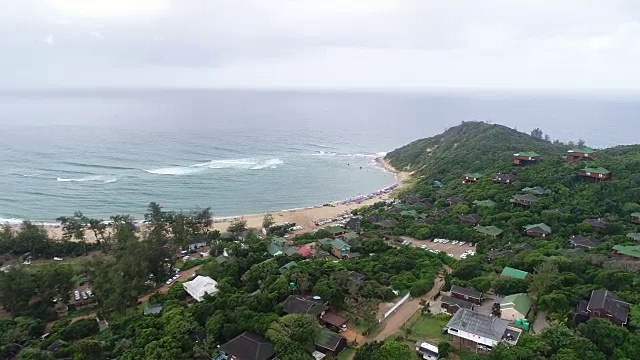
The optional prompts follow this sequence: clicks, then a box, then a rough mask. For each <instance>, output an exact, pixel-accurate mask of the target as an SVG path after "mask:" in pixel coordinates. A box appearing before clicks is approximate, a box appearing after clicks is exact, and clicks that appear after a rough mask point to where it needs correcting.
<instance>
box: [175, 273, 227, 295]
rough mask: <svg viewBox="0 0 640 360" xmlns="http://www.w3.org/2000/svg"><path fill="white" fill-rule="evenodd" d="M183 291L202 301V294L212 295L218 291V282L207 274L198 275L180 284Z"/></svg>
mask: <svg viewBox="0 0 640 360" xmlns="http://www.w3.org/2000/svg"><path fill="white" fill-rule="evenodd" d="M182 287H183V288H184V291H186V292H188V293H189V295H191V297H192V298H194V299H196V300H198V301H202V300H204V294H209V295H214V294H215V293H217V292H218V282H216V281H215V280H213V279H212V278H210V277H208V276H201V275H198V276H197V277H196V278H195V279H193V280H191V281H187V282H185V283H183V284H182Z"/></svg>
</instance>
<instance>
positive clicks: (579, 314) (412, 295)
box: [1, 148, 640, 360]
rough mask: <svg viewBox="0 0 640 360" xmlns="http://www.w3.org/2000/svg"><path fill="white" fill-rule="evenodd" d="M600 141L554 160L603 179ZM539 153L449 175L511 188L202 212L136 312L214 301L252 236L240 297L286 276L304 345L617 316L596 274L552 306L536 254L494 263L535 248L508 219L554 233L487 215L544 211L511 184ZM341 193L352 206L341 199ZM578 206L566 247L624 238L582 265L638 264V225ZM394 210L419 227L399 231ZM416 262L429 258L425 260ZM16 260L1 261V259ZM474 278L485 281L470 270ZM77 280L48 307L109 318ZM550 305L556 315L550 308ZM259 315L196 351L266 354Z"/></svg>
mask: <svg viewBox="0 0 640 360" xmlns="http://www.w3.org/2000/svg"><path fill="white" fill-rule="evenodd" d="M597 155H598V153H597V151H595V150H593V149H590V148H575V149H571V150H569V151H568V152H567V153H566V155H565V156H564V157H563V162H565V163H566V164H570V165H571V166H574V165H576V164H578V165H580V166H579V169H577V170H576V171H575V172H574V175H575V177H576V179H580V180H579V181H587V182H591V183H593V185H594V186H602V185H604V184H606V183H607V182H609V181H612V180H613V179H614V176H613V175H614V174H613V172H612V171H609V170H607V169H605V168H604V167H602V166H590V163H591V162H592V161H595V159H597ZM545 161H549V159H548V157H547V156H543V155H541V154H538V153H537V152H533V151H526V152H521V153H515V154H513V157H512V159H510V162H511V164H512V166H513V168H514V169H517V170H509V169H506V168H505V169H503V171H501V172H496V173H493V174H491V175H488V174H483V173H478V172H470V173H464V174H462V175H461V177H460V180H459V183H460V185H462V186H464V187H465V188H467V189H470V188H472V187H474V186H480V185H482V184H486V186H501V187H507V188H508V189H510V190H509V191H510V193H511V194H510V198H508V199H504V198H503V199H502V200H500V198H498V197H495V196H487V197H482V196H476V197H470V196H469V195H463V194H460V193H458V194H457V193H455V192H453V191H451V190H450V188H449V189H447V187H446V186H445V182H443V181H438V180H434V181H433V182H431V183H430V186H429V190H428V191H429V192H430V193H431V194H433V195H432V196H421V195H419V194H416V193H412V192H404V191H401V190H402V185H404V182H405V181H406V180H407V176H406V175H403V177H401V180H400V181H399V182H398V183H396V184H394V185H392V186H390V187H387V188H385V189H382V190H380V191H377V192H374V193H372V194H369V195H365V196H358V197H354V198H351V199H347V200H345V201H342V202H340V204H327V205H325V206H319V207H310V208H307V209H306V210H312V209H327V208H329V209H333V208H334V207H337V208H335V210H334V215H333V216H325V217H320V218H311V219H309V220H307V221H306V222H305V223H304V225H300V224H299V223H296V222H288V221H283V222H280V221H279V220H281V219H279V216H278V215H277V213H276V216H275V217H273V220H271V221H270V223H267V224H266V225H267V226H261V227H258V228H257V229H252V226H249V224H248V223H247V221H245V220H244V219H243V218H242V217H240V218H226V219H220V220H218V221H213V223H212V226H213V228H216V227H217V228H219V227H220V226H221V225H222V224H224V225H225V226H227V227H228V229H225V230H227V231H223V232H219V233H218V237H217V238H215V240H213V241H211V240H203V239H202V238H194V239H192V240H191V241H190V242H189V244H187V245H184V246H182V247H181V248H180V249H178V252H177V253H175V254H174V255H173V256H174V259H173V260H174V261H173V263H175V267H172V268H171V272H172V274H171V275H170V277H169V278H168V279H167V280H163V281H162V282H157V281H154V280H153V279H152V278H150V279H149V280H148V281H147V283H146V285H147V286H148V287H149V288H150V289H152V290H151V292H147V293H146V294H141V295H140V296H139V297H138V299H137V306H138V309H140V315H141V316H148V317H155V318H158V319H163V318H164V316H166V314H167V311H169V310H167V309H168V308H171V307H172V306H174V305H175V304H173V305H171V304H172V303H171V302H172V301H174V302H175V301H178V300H179V301H180V302H181V303H183V304H186V306H187V309H189V308H192V309H200V308H201V307H204V306H211V305H206V304H214V303H215V302H216V301H218V300H216V299H217V298H218V297H219V296H221V294H222V293H223V292H224V291H228V290H225V289H227V288H228V287H229V284H228V280H226V279H225V278H224V277H222V275H221V274H222V273H224V272H225V271H229V269H230V268H231V267H237V266H238V264H239V263H240V262H242V259H243V257H246V256H249V254H250V252H251V251H255V250H253V249H257V248H260V246H263V247H262V248H261V249H263V253H262V254H256V256H257V257H256V259H260V257H261V260H259V261H258V260H252V261H253V264H252V265H250V267H248V268H246V270H245V271H244V272H243V273H238V274H239V275H241V277H240V278H239V279H238V281H239V283H240V284H241V285H239V286H241V287H242V289H244V290H243V291H247V292H248V291H252V292H250V293H247V294H246V295H244V296H246V297H247V299H251V298H252V297H261V296H263V295H265V294H266V293H267V292H268V290H267V289H266V288H265V286H271V285H266V284H271V283H272V282H273V281H282V282H283V283H284V284H285V285H284V289H283V290H281V292H279V295H278V296H277V297H275V298H271V300H270V301H273V302H274V303H275V304H276V306H275V308H276V309H277V310H275V311H276V313H278V314H279V316H280V315H281V316H282V317H281V318H280V319H285V318H287V317H288V316H305V318H307V319H312V321H313V323H314V324H315V325H314V326H316V327H317V328H316V329H315V330H314V331H313V334H314V335H313V339H312V340H313V351H312V352H311V356H312V357H313V358H314V359H325V358H326V359H333V358H337V359H352V358H353V357H354V355H355V354H356V349H359V348H364V347H367V346H375V344H377V343H376V342H383V341H385V340H387V341H396V342H399V343H403V344H410V345H411V349H412V355H413V356H415V358H421V359H434V360H435V359H438V358H443V357H447V354H448V353H456V354H479V355H486V354H490V353H491V352H492V351H493V350H494V349H496V348H497V349H500V348H501V347H502V346H516V345H517V344H518V343H519V341H520V340H521V339H522V338H523V337H526V336H531V335H534V336H535V335H539V334H542V333H544V331H545V330H546V329H548V328H549V327H550V326H552V324H553V323H559V322H560V321H559V319H565V320H566V321H567V322H568V323H570V324H571V326H572V327H579V326H580V324H584V323H587V322H589V320H590V319H594V318H599V319H605V320H606V321H607V322H608V323H610V324H612V325H615V326H619V327H628V326H629V321H630V313H631V311H632V306H633V305H632V303H631V302H629V301H628V300H625V298H623V297H621V296H619V295H617V294H616V293H615V292H614V291H612V290H611V289H608V288H607V287H606V286H602V287H598V288H593V289H590V290H589V291H588V294H587V293H585V294H586V295H587V296H584V297H583V298H580V299H578V301H577V304H576V305H575V307H571V308H570V307H569V305H568V303H567V304H565V305H559V306H561V307H562V308H561V309H556V307H557V306H558V305H557V304H555V305H549V304H547V302H548V301H550V300H548V299H546V298H545V296H539V294H538V293H536V292H535V291H538V290H534V291H532V290H531V289H532V288H533V289H535V288H536V286H538V285H534V284H537V279H539V278H540V277H541V276H543V275H544V273H543V272H542V271H541V270H540V268H539V267H533V268H532V267H531V266H526V263H524V262H522V261H521V262H520V263H521V264H522V265H524V266H523V268H519V267H517V266H506V265H503V264H506V263H510V262H509V259H512V258H516V257H517V256H520V257H521V256H522V254H526V253H527V252H531V251H532V250H534V246H532V245H531V244H532V243H531V242H528V241H526V242H518V243H512V242H506V243H505V242H503V241H502V237H504V236H505V234H507V233H508V234H510V236H513V234H519V236H521V237H522V238H523V239H531V240H530V241H532V242H533V241H548V240H547V239H549V238H554V239H556V241H557V235H556V232H558V231H560V229H556V228H555V227H552V225H548V224H546V223H545V222H537V221H531V223H524V222H522V223H518V225H517V226H513V227H511V228H506V227H504V225H500V224H494V223H489V222H487V221H486V220H485V219H486V218H487V217H488V216H487V214H490V212H491V211H492V209H495V208H496V207H505V206H508V207H510V208H511V209H512V210H513V211H521V212H529V211H530V209H531V208H534V207H536V206H538V205H539V204H540V203H543V202H544V203H546V204H547V208H550V209H551V210H549V211H551V212H553V211H554V210H553V204H552V200H551V199H553V191H552V190H551V189H549V188H546V187H544V186H540V185H538V184H528V185H527V186H525V187H518V188H516V187H513V188H512V186H513V184H514V183H516V184H517V183H518V180H519V177H520V172H521V170H522V169H534V168H535V167H536V166H538V165H539V164H540V163H541V162H545ZM582 165H584V166H582ZM454 189H455V187H454ZM399 190H400V192H398V191H399ZM394 191H396V192H394ZM392 193H393V198H392V197H391V196H390V195H392ZM338 205H341V206H351V205H356V206H355V207H354V208H350V209H345V208H342V207H338ZM361 205H365V206H364V207H360V206H361ZM336 211H339V212H336ZM558 211H559V210H558ZM285 213H286V212H285ZM269 216H271V215H269ZM307 216H309V215H307ZM536 218H537V217H536ZM266 219H267V217H266V216H265V217H264V221H267V220H266ZM261 220H263V219H262V217H261ZM580 220H581V222H580V224H579V229H581V230H582V231H580V232H576V233H573V234H569V236H567V237H566V238H563V239H562V241H564V242H565V244H564V246H563V249H562V250H561V251H562V252H563V254H564V256H567V257H572V258H575V257H576V256H581V255H580V254H590V253H592V252H593V251H594V250H595V249H599V248H601V247H602V246H603V244H605V243H608V242H606V241H604V240H603V239H601V236H603V235H605V234H606V235H608V236H609V235H615V236H619V237H624V238H626V239H627V241H626V243H628V244H615V245H613V246H611V247H610V249H609V251H608V253H607V255H606V256H602V255H597V256H596V257H593V258H592V260H591V261H592V265H593V264H597V266H600V267H602V268H605V269H624V270H625V271H638V270H640V244H637V243H638V242H639V241H640V234H639V233H638V232H637V231H635V232H628V233H620V234H619V233H617V232H618V231H619V230H618V229H619V228H620V226H618V225H614V224H612V221H611V220H610V219H607V218H603V217H599V216H592V217H584V218H583V219H580ZM243 221H244V222H243ZM615 221H616V222H620V221H624V222H626V223H628V224H629V227H632V226H633V224H638V225H640V211H633V212H630V213H629V214H628V217H627V218H626V219H616V220H615ZM441 223H442V224H452V225H450V226H451V227H452V228H455V229H456V230H455V231H458V232H459V233H460V234H461V236H460V237H443V236H432V234H431V233H427V232H424V233H420V231H418V230H420V229H435V228H437V226H440V225H438V224H441ZM238 224H240V225H242V226H241V229H240V230H239V231H237V229H235V228H234V226H238ZM403 224H408V225H407V226H408V227H412V228H415V229H418V230H416V231H413V233H411V232H407V231H403V232H400V231H399V230H398V229H400V228H401V226H404V225H403ZM252 225H253V223H252ZM498 225H500V226H502V227H499V226H498ZM144 226H145V227H146V226H148V227H149V229H151V228H152V226H151V225H148V224H145V225H144ZM443 226H444V225H443ZM447 226H449V225H447ZM149 231H150V230H149ZM436 231H437V230H436ZM433 234H435V232H434V233H433ZM563 234H565V233H564V232H563ZM634 243H636V244H634ZM250 244H252V245H250ZM487 244H491V245H487ZM381 251H384V252H390V254H393V255H392V256H394V257H397V259H396V258H394V260H393V261H392V262H388V263H386V265H384V266H383V265H380V264H384V263H385V261H386V260H384V259H383V258H381V257H380V255H379V252H381ZM258 255H259V256H258ZM252 256H253V255H252ZM403 258H404V260H402V259H403ZM262 259H263V260H262ZM596 259H597V262H596ZM21 260H23V263H22V264H21V265H19V266H30V265H31V264H32V262H33V264H34V265H31V266H35V265H36V264H37V261H36V259H31V257H30V256H25V257H24V258H23V259H21ZM65 261H67V260H62V259H61V260H59V261H58V262H60V263H64V262H65ZM54 262H56V261H54ZM378 262H380V264H379V263H378ZM403 262H407V264H406V265H403ZM514 263H517V262H514ZM418 264H421V265H418ZM425 264H430V265H429V266H428V267H425V268H422V267H421V266H424V265H425ZM464 264H482V266H487V267H490V268H492V269H495V270H496V271H495V273H493V274H490V275H483V276H484V277H483V276H478V275H471V276H468V275H466V274H465V273H464V271H465V270H464V269H466V268H472V267H473V266H480V265H464ZM405 266H406V267H405ZM465 266H466V267H465ZM14 267H15V265H4V266H3V267H2V269H1V270H2V271H3V272H5V273H9V272H10V271H12V268H14ZM394 267H399V268H398V269H397V270H394V269H393V268H394ZM313 269H315V270H313ZM532 269H533V270H532ZM380 270H381V271H380ZM314 271H316V273H315V274H314ZM318 271H320V272H321V273H322V274H318V273H317V272H318ZM469 271H471V270H469ZM556 271H557V270H556ZM385 273H386V275H385ZM266 274H269V275H268V277H265V275H266ZM314 278H315V279H314ZM478 278H480V279H487V280H489V279H490V280H491V281H490V282H486V283H481V282H479V281H475V279H478ZM275 279H279V280H275ZM549 281H550V280H549ZM76 284H77V286H75V287H74V288H72V289H71V290H70V291H69V292H68V298H58V299H56V303H55V312H56V314H57V317H58V318H60V319H73V320H72V321H80V320H81V319H83V320H86V319H92V320H91V321H95V322H96V324H97V325H96V326H97V328H96V329H97V330H96V331H98V332H104V331H110V330H109V328H110V323H109V321H108V319H105V318H101V317H100V316H99V315H98V314H99V311H97V309H100V308H101V307H102V306H103V300H102V299H101V297H103V296H105V295H106V294H101V293H100V292H99V291H96V289H95V287H94V286H93V284H92V278H91V276H88V275H86V276H84V277H83V278H82V279H80V281H78V282H77V283H76ZM605 285H606V284H605ZM234 286H238V285H234ZM325 287H326V289H325ZM329 289H330V290H329ZM368 294H369V295H368ZM560 304H563V303H562V302H560ZM558 312H562V313H564V316H563V317H558ZM78 314H79V315H78ZM552 315H553V316H552ZM60 321H61V320H58V322H60ZM227 321H232V320H230V318H227ZM276 322H277V320H276ZM207 324H208V322H207ZM68 326H71V325H68ZM211 326H212V325H211ZM55 327H56V321H55V320H53V321H51V322H49V324H48V325H47V328H46V331H47V332H46V333H43V334H42V338H41V341H42V342H43V345H42V348H43V349H44V351H45V352H47V353H48V354H51V355H56V354H61V351H62V350H61V349H65V348H69V347H70V346H72V341H69V340H63V339H61V338H56V339H55V341H50V340H47V339H48V338H49V337H50V336H52V335H50V334H52V333H53V332H54V331H55ZM206 327H207V328H209V327H210V325H207V326H206ZM240 328H241V327H240ZM240 328H239V329H240ZM269 329H270V330H268V331H267V332H266V334H265V333H260V332H258V331H255V330H246V329H245V330H242V331H236V334H234V335H233V336H231V337H229V338H228V339H227V340H226V341H224V342H220V343H218V344H217V346H216V347H215V348H208V350H207V352H206V354H207V356H206V358H209V359H215V360H230V359H256V360H270V359H277V358H278V356H279V351H282V350H281V349H282V344H281V343H278V340H275V339H276V337H275V336H274V335H273V327H269ZM207 331H208V330H207ZM231 334H233V332H231ZM187 335H188V336H194V337H195V338H196V339H201V338H204V336H206V334H201V333H199V332H197V331H196V330H194V332H193V333H189V334H187ZM218 336H219V337H223V336H226V334H225V335H218ZM390 339H391V340H390ZM198 341H200V340H198ZM45 344H46V346H45ZM379 344H380V345H377V346H381V344H382V343H379ZM456 356H459V355H456ZM56 358H67V357H64V356H56Z"/></svg>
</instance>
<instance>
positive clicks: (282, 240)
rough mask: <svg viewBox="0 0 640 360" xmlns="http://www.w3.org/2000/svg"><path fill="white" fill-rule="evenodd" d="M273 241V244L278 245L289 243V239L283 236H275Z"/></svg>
mask: <svg viewBox="0 0 640 360" xmlns="http://www.w3.org/2000/svg"><path fill="white" fill-rule="evenodd" d="M271 243H272V244H276V245H278V246H285V244H286V243H287V239H285V238H282V237H275V238H273V239H271Z"/></svg>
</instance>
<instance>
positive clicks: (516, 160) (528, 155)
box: [513, 151, 540, 166]
mask: <svg viewBox="0 0 640 360" xmlns="http://www.w3.org/2000/svg"><path fill="white" fill-rule="evenodd" d="M538 160H540V154H538V153H537V152H534V151H525V152H521V153H517V154H513V165H518V166H527V165H532V164H535V163H536V162H537V161H538Z"/></svg>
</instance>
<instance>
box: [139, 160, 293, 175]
mask: <svg viewBox="0 0 640 360" xmlns="http://www.w3.org/2000/svg"><path fill="white" fill-rule="evenodd" d="M282 164H284V161H282V160H281V159H278V158H273V159H267V160H259V159H257V158H243V159H227V160H211V161H207V162H202V163H197V164H193V165H191V166H174V167H166V168H159V169H152V170H144V171H145V172H147V173H149V174H156V175H192V174H197V173H200V172H203V171H206V170H208V169H214V170H215V169H240V170H261V169H267V168H269V169H275V168H277V167H278V166H279V165H282Z"/></svg>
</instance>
